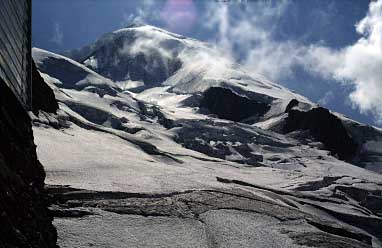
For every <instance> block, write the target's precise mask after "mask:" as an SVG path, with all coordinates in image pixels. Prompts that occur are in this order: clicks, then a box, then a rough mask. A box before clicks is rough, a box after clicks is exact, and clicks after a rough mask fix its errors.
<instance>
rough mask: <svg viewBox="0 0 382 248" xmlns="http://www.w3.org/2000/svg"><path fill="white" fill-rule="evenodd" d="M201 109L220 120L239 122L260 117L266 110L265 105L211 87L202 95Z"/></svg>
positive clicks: (226, 90) (266, 106) (222, 89)
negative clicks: (205, 109) (206, 110)
mask: <svg viewBox="0 0 382 248" xmlns="http://www.w3.org/2000/svg"><path fill="white" fill-rule="evenodd" d="M200 106H201V107H204V108H207V109H208V110H209V112H210V113H211V114H215V115H217V116H218V117H219V118H221V119H226V120H231V121H236V122H241V121H244V120H245V119H247V118H249V117H261V116H262V115H264V114H265V113H266V112H267V111H268V110H269V106H268V105H267V104H265V103H262V102H258V101H255V100H251V99H249V98H247V97H243V96H239V95H237V94H235V93H234V92H232V91H231V90H229V89H225V88H220V87H211V88H209V89H208V90H207V91H205V92H204V93H203V98H202V100H201V103H200Z"/></svg>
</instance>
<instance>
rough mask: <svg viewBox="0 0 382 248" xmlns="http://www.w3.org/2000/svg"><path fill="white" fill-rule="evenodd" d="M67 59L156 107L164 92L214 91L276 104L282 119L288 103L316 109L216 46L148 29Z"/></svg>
mask: <svg viewBox="0 0 382 248" xmlns="http://www.w3.org/2000/svg"><path fill="white" fill-rule="evenodd" d="M68 56H69V57H71V58H73V59H74V60H76V61H78V62H80V63H82V64H83V65H85V66H87V67H88V68H90V69H92V70H94V71H96V72H97V73H99V74H100V75H102V76H104V77H106V78H108V79H110V80H112V81H113V82H115V84H116V85H118V87H120V88H121V89H122V90H130V91H134V92H140V93H141V94H140V96H138V97H141V99H142V100H150V101H152V102H155V103H158V104H161V103H164V102H163V101H162V100H163V99H162V97H161V96H162V95H163V93H166V94H167V95H168V96H169V95H171V94H172V95H173V97H175V98H177V95H190V96H193V95H195V94H204V92H206V91H207V90H208V89H210V88H213V87H218V88H225V89H229V90H231V91H232V92H233V93H234V94H236V95H239V96H241V97H246V98H248V99H251V100H255V101H260V102H263V103H264V104H270V103H271V102H274V103H276V104H274V105H273V107H272V108H271V109H272V111H271V112H272V115H275V114H281V113H282V112H283V111H284V110H285V107H286V105H287V104H288V103H289V102H290V101H291V100H292V99H298V100H299V101H300V102H304V103H306V104H307V105H306V106H308V105H309V106H313V105H314V104H313V103H311V102H310V101H309V100H308V99H306V98H304V97H303V96H300V95H298V94H295V93H293V92H291V91H289V90H288V89H286V88H284V87H282V86H280V85H277V84H274V83H272V82H270V81H269V80H267V79H266V78H265V77H264V76H261V75H254V74H253V73H250V72H248V71H246V70H245V69H244V68H243V67H242V66H241V65H239V64H237V63H236V62H235V61H233V60H232V59H231V58H230V57H227V56H226V55H225V54H224V52H222V51H220V50H219V49H218V48H217V47H215V46H214V45H211V44H208V43H205V42H201V41H198V40H195V39H191V38H187V37H184V36H181V35H177V34H174V33H171V32H168V31H166V30H163V29H161V28H158V27H154V26H150V25H141V24H140V25H131V26H129V27H126V28H122V29H119V30H116V31H113V32H111V33H108V34H105V35H103V36H102V37H101V38H100V39H98V40H97V41H96V42H94V43H92V44H90V45H88V46H85V47H83V48H80V49H77V50H74V51H70V52H68ZM158 87H159V88H160V89H159V88H158ZM152 88H158V89H157V90H155V91H152V90H150V89H152ZM147 90H150V91H148V92H145V91H147ZM182 99H183V97H182ZM174 101H175V99H172V100H171V101H170V102H174ZM165 102H167V100H166V101H165ZM276 105H277V106H276ZM275 106H276V107H275Z"/></svg>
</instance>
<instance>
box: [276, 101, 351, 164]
mask: <svg viewBox="0 0 382 248" xmlns="http://www.w3.org/2000/svg"><path fill="white" fill-rule="evenodd" d="M296 104H298V103H296V100H295V99H293V100H292V101H291V102H290V103H289V105H288V106H287V108H286V112H287V113H288V117H287V118H286V120H285V124H284V128H283V132H284V133H289V132H292V131H296V130H309V131H310V133H311V134H312V135H313V137H314V138H315V139H317V140H318V141H320V142H322V143H323V144H324V145H325V147H326V148H327V149H328V150H329V151H331V152H333V153H334V154H337V155H338V156H339V158H340V159H343V160H346V161H351V159H352V158H353V157H354V156H355V155H356V150H357V144H356V143H355V142H354V140H353V139H352V138H351V137H350V136H349V134H348V132H347V131H346V128H345V127H344V125H343V124H342V122H341V120H340V119H339V118H338V117H336V116H335V115H333V114H331V113H330V111H329V110H327V109H325V108H322V107H317V108H313V109H311V110H309V111H307V112H303V111H299V110H294V109H293V107H291V106H293V105H296Z"/></svg>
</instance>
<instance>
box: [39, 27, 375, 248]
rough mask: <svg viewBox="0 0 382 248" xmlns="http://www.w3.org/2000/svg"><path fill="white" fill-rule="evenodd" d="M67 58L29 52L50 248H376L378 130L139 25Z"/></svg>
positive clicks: (198, 46)
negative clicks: (43, 99)
mask: <svg viewBox="0 0 382 248" xmlns="http://www.w3.org/2000/svg"><path fill="white" fill-rule="evenodd" d="M66 56H67V57H65V56H62V55H57V54H54V53H51V52H48V51H44V50H42V49H37V48H34V49H33V58H34V60H35V61H36V64H37V66H38V68H39V70H40V73H41V75H42V77H43V78H44V80H45V81H46V82H47V83H48V85H49V86H50V87H51V88H52V89H53V91H54V93H55V96H56V99H57V101H58V102H59V106H60V109H59V110H58V111H57V113H56V114H50V113H45V112H40V113H39V114H38V116H35V115H34V114H32V113H31V117H32V121H33V125H34V127H33V131H34V136H35V143H36V144H37V153H38V157H39V160H40V161H41V162H42V164H43V165H44V167H45V170H46V172H47V178H46V183H47V184H48V191H49V192H50V193H51V194H53V195H54V196H55V198H54V199H56V201H54V202H53V205H52V209H53V212H54V213H55V215H56V219H55V225H56V227H57V228H58V234H59V245H60V246H61V247H382V243H381V242H382V175H381V174H378V173H377V172H378V171H379V172H380V171H381V168H382V167H381V166H382V164H381V163H382V150H381V144H382V143H381V142H382V132H381V130H379V129H376V128H373V127H369V126H365V125H362V124H360V123H357V122H355V121H352V120H350V119H347V118H346V117H344V116H342V115H340V114H337V113H332V112H330V111H327V110H325V109H323V108H321V107H319V106H318V105H317V104H315V103H312V102H311V101H309V100H308V99H306V98H305V97H303V96H300V95H298V94H296V93H293V92H291V91H289V90H288V89H286V88H284V87H282V86H279V85H277V84H275V83H272V82H270V81H268V80H267V79H265V78H264V77H263V76H260V75H251V74H250V73H249V72H247V71H245V70H244V69H243V68H241V66H240V65H239V64H236V63H233V62H232V61H230V59H229V58H226V57H224V56H223V55H222V53H221V52H219V51H218V50H217V49H216V48H214V47H213V46H211V45H209V44H206V43H203V42H200V41H197V40H193V39H189V38H186V37H183V36H179V35H176V34H173V33H170V32H167V31H165V30H162V29H159V28H156V27H152V26H149V25H132V26H130V27H127V28H124V29H120V30H117V31H114V32H112V33H109V34H106V35H104V36H102V37H101V38H100V39H99V40H97V41H96V42H95V43H93V44H90V45H89V46H86V47H84V48H82V49H78V50H75V51H71V52H68V53H67V54H66ZM69 57H70V58H69ZM68 217H74V218H68Z"/></svg>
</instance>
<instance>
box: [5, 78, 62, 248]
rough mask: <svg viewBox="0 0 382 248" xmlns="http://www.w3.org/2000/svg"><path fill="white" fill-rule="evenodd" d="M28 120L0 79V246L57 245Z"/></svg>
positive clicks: (40, 246)
mask: <svg viewBox="0 0 382 248" xmlns="http://www.w3.org/2000/svg"><path fill="white" fill-rule="evenodd" d="M44 179H45V172H44V169H43V167H42V165H41V164H40V162H39V161H38V160H37V155H36V149H35V145H34V143H33V134H32V128H31V124H30V119H29V117H28V115H27V113H26V111H25V110H24V109H23V107H22V106H21V104H20V103H19V102H18V101H17V100H16V98H15V97H14V95H13V94H12V92H11V91H10V90H9V88H8V87H7V86H6V85H5V83H4V82H3V81H1V80H0V199H1V200H0V226H1V228H0V247H36V248H37V247H39V248H45V247H56V239H57V234H56V230H55V228H54V227H53V225H52V220H53V218H52V216H50V213H49V212H48V209H47V207H46V202H45V196H44V188H43V187H44Z"/></svg>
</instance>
